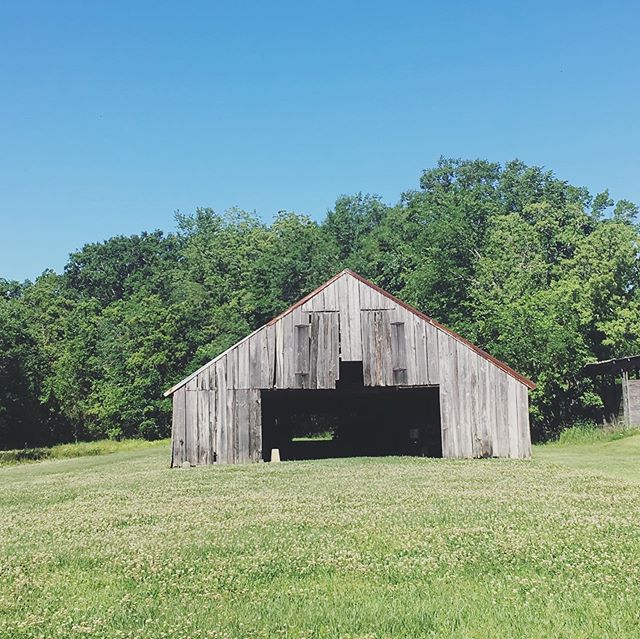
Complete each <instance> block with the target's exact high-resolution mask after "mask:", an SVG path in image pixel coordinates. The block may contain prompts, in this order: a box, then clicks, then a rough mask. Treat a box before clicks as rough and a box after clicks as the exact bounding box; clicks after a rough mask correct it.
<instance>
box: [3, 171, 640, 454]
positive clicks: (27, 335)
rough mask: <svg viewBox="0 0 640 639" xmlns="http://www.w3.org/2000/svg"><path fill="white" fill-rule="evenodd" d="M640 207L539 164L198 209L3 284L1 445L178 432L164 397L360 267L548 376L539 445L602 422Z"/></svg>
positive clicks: (639, 329)
mask: <svg viewBox="0 0 640 639" xmlns="http://www.w3.org/2000/svg"><path fill="white" fill-rule="evenodd" d="M637 212H638V210H637V207H636V206H634V205H633V204H631V203H630V202H627V201H624V200H621V201H619V202H617V203H614V202H613V201H612V200H611V199H610V198H609V195H608V193H606V192H605V193H601V194H599V195H596V196H595V197H594V196H591V195H590V194H589V193H588V191H587V190H586V189H584V188H579V187H575V186H571V185H570V184H567V183H566V182H564V181H561V180H559V179H557V178H556V177H554V175H553V174H552V173H551V172H547V171H544V170H542V169H540V168H538V167H528V166H526V165H524V164H522V163H521V162H517V161H514V162H510V163H508V164H506V165H505V166H501V165H499V164H493V163H489V162H485V161H460V160H445V159H442V160H440V161H439V162H438V164H437V166H436V167H435V168H432V169H430V170H428V171H425V172H424V174H423V175H422V177H421V179H420V188H419V189H417V190H415V191H409V192H407V193H405V194H403V195H402V197H401V200H400V202H399V203H398V204H397V205H396V206H386V205H385V204H383V203H382V202H381V201H380V200H379V199H378V198H376V197H373V196H368V195H361V194H358V195H355V196H345V197H340V198H339V199H338V200H337V201H336V204H335V207H334V208H333V210H331V211H329V212H328V213H327V215H326V217H325V219H324V220H323V221H322V222H320V223H317V222H315V221H313V220H312V219H310V218H309V217H307V216H305V215H298V214H294V213H281V214H279V215H278V216H277V217H276V219H275V220H274V221H273V223H271V224H265V223H264V222H262V221H261V220H260V218H259V217H257V216H256V215H254V214H250V213H246V212H244V211H240V210H232V211H229V212H227V213H226V214H224V215H219V214H217V213H214V212H213V211H211V210H209V209H200V210H198V211H196V212H195V214H193V215H182V214H178V215H177V230H176V232H175V233H170V234H168V235H165V234H163V233H162V232H159V231H156V232H153V233H143V234H142V235H139V236H136V235H134V236H131V237H114V238H111V239H110V240H107V241H106V242H103V243H97V244H89V245H87V246H85V247H84V248H82V250H80V251H79V252H77V253H74V254H72V255H71V256H70V257H69V261H68V263H67V265H66V266H65V269H64V273H62V274H57V273H54V272H52V271H47V272H45V273H43V274H42V275H41V276H40V277H39V278H38V279H37V280H36V281H35V282H34V283H30V282H26V283H23V284H19V283H16V282H9V281H5V280H0V447H4V448H13V447H22V446H25V445H29V446H38V445H45V444H52V443H55V442H60V441H68V440H71V439H75V438H79V439H85V438H86V439H95V438H101V437H110V438H121V437H136V436H142V437H146V438H158V437H164V436H166V435H167V434H168V433H169V429H170V413H171V405H170V400H167V399H163V398H162V391H163V390H164V389H166V388H167V387H168V386H170V385H171V384H173V383H175V382H176V381H177V380H179V379H180V378H181V377H182V376H183V375H185V374H186V373H189V372H191V371H192V370H194V369H195V368H196V367H197V366H199V365H201V364H202V363H204V362H205V361H207V360H208V359H210V358H211V357H213V356H215V355H216V354H217V353H219V352H220V351H222V350H223V349H225V348H227V347H228V346H230V345H232V344H233V343H235V342H236V341H237V340H238V339H240V338H241V337H243V336H244V335H246V334H247V333H249V332H250V331H251V330H253V329H255V328H256V327H258V326H259V325H261V324H263V323H264V322H265V321H266V320H268V319H269V318H271V317H272V316H274V315H276V314H278V313H279V312H281V311H282V310H283V309H284V308H286V307H287V306H288V305H289V304H291V303H292V302H294V301H295V300H297V299H298V298H300V297H301V296H302V295H304V294H306V293H308V292H309V291H310V290H312V289H313V288H314V287H316V286H318V285H319V284H321V283H322V282H323V281H325V280H326V279H328V278H329V277H330V276H332V275H333V274H335V273H336V272H337V271H339V270H340V269H342V268H344V267H350V268H352V269H354V270H356V271H357V272H359V273H361V274H363V275H364V276H366V277H368V278H370V279H372V280H373V281H375V282H376V283H377V284H379V285H380V286H382V287H383V288H385V289H387V290H389V291H390V292H392V293H394V294H395V295H398V296H399V297H400V298H402V299H404V300H406V301H407V302H409V303H410V304H413V305H415V306H416V307H418V308H419V309H421V310H424V311H425V312H426V313H428V314H430V315H432V316H433V317H434V318H435V319H437V320H438V321H440V322H442V323H444V324H445V325H447V326H450V327H451V328H453V329H455V330H456V331H458V332H460V333H461V334H462V335H464V336H465V337H467V338H469V339H470V340H472V341H474V342H475V343H477V344H479V345H480V346H482V347H483V348H485V349H486V350H487V351H489V352H490V353H491V354H493V355H495V356H496V357H498V358H500V359H502V360H504V361H505V362H507V363H508V364H510V365H511V366H512V367H514V368H515V369H516V370H518V371H521V372H522V373H524V374H526V375H528V376H530V377H531V378H532V379H534V380H535V381H536V383H537V384H538V387H537V389H536V390H535V391H534V392H533V393H532V394H531V412H532V423H533V425H534V434H535V435H536V437H538V438H541V437H546V436H548V435H550V434H552V433H554V432H556V431H557V429H558V428H559V427H560V424H563V423H564V424H566V423H568V422H571V421H573V420H575V419H576V418H578V417H580V418H584V417H597V416H598V410H599V406H598V401H599V400H598V398H597V396H596V395H595V394H594V393H593V392H592V389H591V387H590V385H589V384H590V382H589V380H585V379H582V378H581V376H580V374H579V372H580V368H581V367H582V366H583V364H584V363H585V362H587V361H588V360H592V359H594V358H596V359H604V358H608V357H614V356H621V355H628V354H630V353H635V352H638V351H640V335H639V333H640V293H639V292H638V289H639V287H638V281H639V279H640V272H639V268H638V264H639V263H638V241H639V230H638V227H637V226H636V225H635V217H636V214H637Z"/></svg>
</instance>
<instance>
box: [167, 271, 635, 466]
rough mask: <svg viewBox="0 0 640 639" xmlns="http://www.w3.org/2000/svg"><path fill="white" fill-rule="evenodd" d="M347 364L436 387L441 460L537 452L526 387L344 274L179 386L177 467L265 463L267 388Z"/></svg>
mask: <svg viewBox="0 0 640 639" xmlns="http://www.w3.org/2000/svg"><path fill="white" fill-rule="evenodd" d="M340 361H349V362H353V361H362V366H363V378H364V383H365V385H366V386H429V385H432V386H439V391H440V419H441V428H442V451H443V456H444V457H452V458H466V457H486V456H497V457H513V458H523V457H525V458H526V457H529V456H530V455H531V438H530V433H529V412H528V389H527V387H526V385H525V384H524V383H522V382H521V381H519V380H518V379H516V378H515V377H514V376H513V375H510V374H509V373H507V372H505V371H504V370H503V369H502V368H500V367H499V366H498V365H496V364H495V363H494V362H493V361H491V360H490V359H488V358H487V357H486V356H483V355H482V354H479V353H478V352H477V351H476V350H474V348H472V347H470V346H469V345H468V344H467V343H465V342H464V341H462V340H460V339H459V338H457V337H456V336H454V335H452V334H450V333H449V332H448V331H446V330H445V329H443V328H442V327H440V326H438V325H436V324H435V323H433V322H432V321H430V320H428V318H427V319H425V318H423V317H421V316H420V315H419V314H416V313H415V312H413V311H411V310H409V309H407V308H406V307H404V306H403V305H401V304H399V303H397V302H396V301H394V300H393V299H391V298H389V297H387V296H386V295H384V294H383V293H381V292H380V291H379V290H377V289H376V288H374V287H372V286H370V285H368V284H366V283H365V282H363V281H361V280H360V279H358V278H357V277H355V276H353V275H352V274H350V273H348V272H345V273H343V274H342V275H340V276H339V277H337V278H336V279H334V280H333V281H332V282H331V283H329V284H328V285H327V286H325V287H324V288H322V289H321V290H319V291H318V292H317V293H316V294H314V295H313V296H311V297H309V298H308V299H306V300H305V301H304V302H303V303H301V304H299V305H298V306H296V307H293V309H291V310H290V311H289V312H287V313H286V314H284V315H282V316H281V317H279V318H277V319H276V320H274V321H273V322H272V323H270V324H267V325H266V326H263V327H261V328H260V329H258V330H257V331H255V332H254V333H252V334H251V335H249V336H248V337H246V338H245V339H243V340H241V341H240V342H238V344H236V345H235V346H234V347H232V348H231V349H229V350H228V351H226V352H225V353H223V354H221V355H220V356H218V357H217V358H215V359H214V360H212V361H211V362H209V364H207V365H205V366H203V367H202V368H201V369H199V370H198V371H196V373H194V374H193V375H192V376H191V377H189V378H187V380H185V382H184V383H183V384H182V385H181V386H179V387H176V388H175V389H173V425H172V448H171V464H172V465H173V466H179V465H181V464H182V463H183V462H185V461H188V462H189V463H190V464H193V465H204V464H211V463H214V462H215V463H223V464H224V463H244V462H257V461H260V460H261V459H262V413H261V395H260V391H261V389H273V388H278V389H292V388H305V389H331V388H335V386H336V381H337V380H338V379H339V374H340ZM639 390H640V389H639ZM634 391H635V392H634V393H633V395H634V397H633V399H634V400H636V393H638V395H637V396H638V397H640V392H638V391H636V389H634ZM637 402H638V404H639V405H640V400H637ZM634 403H635V402H634Z"/></svg>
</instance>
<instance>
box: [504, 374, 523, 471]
mask: <svg viewBox="0 0 640 639" xmlns="http://www.w3.org/2000/svg"><path fill="white" fill-rule="evenodd" d="M517 385H518V382H517V381H516V380H515V379H514V378H513V377H511V375H508V376H507V414H508V420H509V457H511V458H512V459H518V458H519V457H521V454H520V430H519V428H518V400H517V392H518V389H517Z"/></svg>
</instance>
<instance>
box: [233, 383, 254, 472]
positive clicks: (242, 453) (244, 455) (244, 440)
mask: <svg viewBox="0 0 640 639" xmlns="http://www.w3.org/2000/svg"><path fill="white" fill-rule="evenodd" d="M250 392H251V391H250V390H248V389H241V390H238V391H236V410H237V423H236V430H237V431H238V453H237V457H236V462H237V463H246V462H248V461H250V453H249V442H250V429H251V421H250V406H249V394H250Z"/></svg>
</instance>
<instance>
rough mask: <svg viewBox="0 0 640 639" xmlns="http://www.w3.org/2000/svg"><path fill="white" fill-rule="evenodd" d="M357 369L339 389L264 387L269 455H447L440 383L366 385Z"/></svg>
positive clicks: (296, 457)
mask: <svg viewBox="0 0 640 639" xmlns="http://www.w3.org/2000/svg"><path fill="white" fill-rule="evenodd" d="M349 364H356V365H358V367H357V368H359V369H360V371H362V364H361V363H360V362H352V363H349ZM347 368H348V367H347ZM357 368H356V367H355V366H354V367H353V371H350V372H349V373H347V371H346V370H345V369H344V368H343V367H341V381H339V382H338V383H337V385H336V388H335V390H334V389H331V390H302V389H296V390H263V391H262V437H263V440H262V451H263V459H264V460H265V461H270V459H271V450H272V449H274V448H278V449H279V450H280V458H281V459H283V460H301V459H324V458H329V457H356V456H380V455H417V456H425V457H442V443H441V431H440V403H439V387H438V386H428V387H410V388H405V387H396V386H391V387H382V388H381V387H365V386H364V385H363V384H362V380H361V373H360V379H358V375H357ZM354 371H355V374H354Z"/></svg>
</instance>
